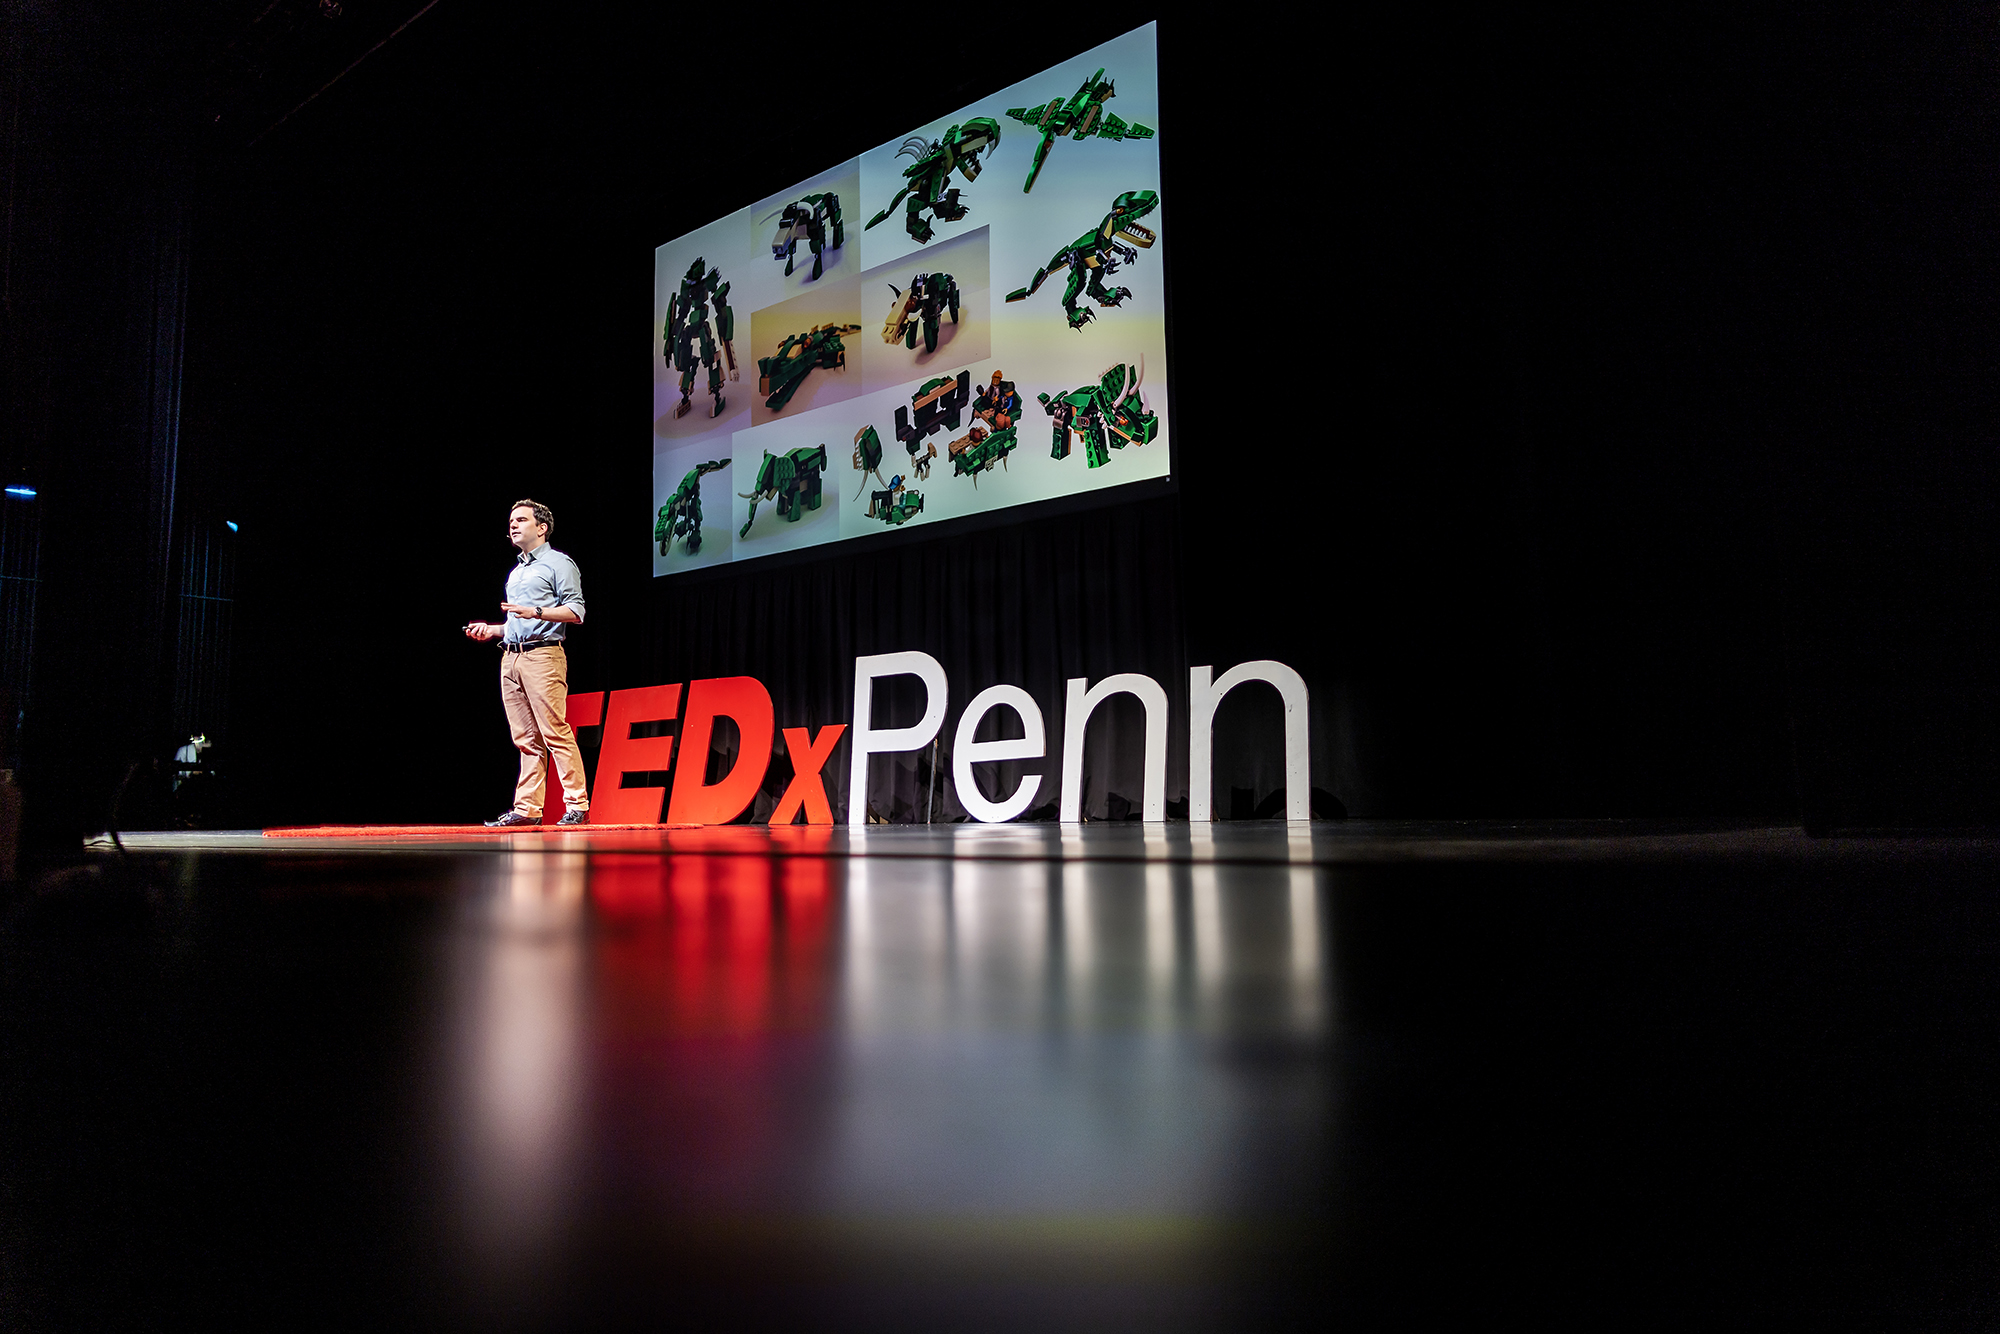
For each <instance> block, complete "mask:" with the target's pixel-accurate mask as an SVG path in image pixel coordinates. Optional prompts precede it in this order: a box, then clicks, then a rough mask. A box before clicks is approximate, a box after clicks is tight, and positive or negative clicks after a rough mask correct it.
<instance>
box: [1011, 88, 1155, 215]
mask: <svg viewBox="0 0 2000 1334" xmlns="http://www.w3.org/2000/svg"><path fill="white" fill-rule="evenodd" d="M1116 95H1117V91H1116V90H1115V89H1114V88H1113V87H1112V86H1111V80H1109V79H1107V78H1105V77H1104V71H1103V70H1099V71H1097V73H1095V74H1093V75H1091V76H1090V77H1089V78H1087V79H1085V80H1084V81H1083V87H1081V88H1079V89H1077V90H1076V96H1074V97H1072V98H1070V99H1069V100H1068V101H1067V102H1065V101H1064V100H1063V99H1062V98H1060V97H1058V98H1057V99H1056V100H1055V101H1053V102H1045V103H1043V104H1042V105H1041V106H1038V107H1014V108H1012V109H1011V110H1009V111H1008V112H1007V114H1008V115H1009V116H1011V117H1013V118H1014V119H1015V120H1018V121H1020V122H1021V123H1022V124H1023V125H1026V126H1027V127H1028V128H1029V129H1032V130H1037V131H1040V133H1041V136H1042V142H1041V144H1040V145H1039V146H1038V147H1037V148H1036V149H1035V162H1034V165H1033V166H1031V167H1029V168H1028V183H1027V184H1026V185H1024V186H1022V187H1021V193H1022V194H1026V193H1028V191H1030V190H1032V189H1034V188H1035V177H1037V176H1039V175H1041V173H1042V163H1043V162H1045V161H1047V159H1048V156H1049V149H1050V148H1051V147H1053V146H1054V144H1055V141H1056V139H1057V138H1058V137H1060V136H1062V135H1065V134H1067V135H1070V136H1071V137H1072V138H1076V139H1088V138H1090V137H1092V136H1093V135H1095V136H1096V137H1097V138H1100V139H1150V138H1152V137H1153V132H1152V131H1151V130H1149V129H1147V128H1146V127H1145V126H1144V125H1127V124H1126V123H1125V122H1124V121H1122V120H1120V119H1118V117H1116V116H1114V115H1112V114H1111V113H1110V112H1108V111H1105V110H1104V104H1105V103H1106V102H1109V101H1110V100H1111V99H1112V98H1113V97H1115V96H1116Z"/></svg>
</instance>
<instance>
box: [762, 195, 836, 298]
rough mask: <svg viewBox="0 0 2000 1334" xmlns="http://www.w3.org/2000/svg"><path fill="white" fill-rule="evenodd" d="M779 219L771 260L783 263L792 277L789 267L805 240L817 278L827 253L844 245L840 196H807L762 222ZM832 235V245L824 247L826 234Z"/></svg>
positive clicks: (821, 271) (813, 274)
mask: <svg viewBox="0 0 2000 1334" xmlns="http://www.w3.org/2000/svg"><path fill="white" fill-rule="evenodd" d="M771 218H777V219H778V231H777V234H776V235H774V236H772V238H771V258H772V259H782V260H784V261H785V276H786V277H787V278H789V277H791V276H792V266H793V264H794V263H795V262H796V261H795V257H796V255H797V252H798V248H799V242H800V241H804V242H805V243H806V245H807V246H809V247H810V248H811V250H812V257H813V271H812V276H813V277H815V278H817V277H819V276H820V274H821V273H823V272H825V271H826V256H825V252H826V251H828V250H838V249H840V248H841V247H842V246H843V245H845V244H847V228H846V227H845V226H843V225H842V223H841V220H840V196H839V195H837V194H835V193H833V192H832V191H831V190H829V191H827V192H826V193H825V194H819V195H807V196H806V197H805V198H803V199H801V200H799V201H797V202H796V203H791V204H787V205H785V206H784V207H783V208H782V209H779V210H778V212H776V213H773V214H771V215H770V217H767V218H765V219H764V221H766V222H769V221H770V220H771ZM829 229H831V230H832V232H833V244H831V245H828V244H827V232H828V230H829Z"/></svg>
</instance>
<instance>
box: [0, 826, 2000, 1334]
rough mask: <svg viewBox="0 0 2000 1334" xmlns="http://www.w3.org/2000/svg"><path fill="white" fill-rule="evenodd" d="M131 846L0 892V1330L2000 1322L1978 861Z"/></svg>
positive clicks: (1469, 845)
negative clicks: (1330, 1319) (1436, 1318)
mask: <svg viewBox="0 0 2000 1334" xmlns="http://www.w3.org/2000/svg"><path fill="white" fill-rule="evenodd" d="M124 842H125V847H124V851H123V852H122V853H121V852H119V851H116V850H112V851H105V852H103V853H101V854H98V855H97V856H96V857H95V859H94V860H92V861H90V862H88V863H86V864H84V865H80V866H68V867H60V868H43V869H41V870H38V871H36V873H35V874H34V875H33V876H32V877H30V878H28V879H26V880H24V883H23V884H22V885H21V886H20V887H17V888H16V889H14V890H13V891H12V893H11V896H10V898H9V900H8V914H7V917H6V920H5V928H4V932H0V967H4V972H3V973H0V984H4V1006H0V1034H4V1065H0V1078H4V1085H0V1145H4V1147H3V1148H0V1153H4V1179H0V1327H5V1328H8V1329H40V1328H121V1329H122V1328H143V1327H156V1326H157V1327H164V1326H167V1325H184V1324H189V1323H192V1322H197V1321H199V1322H202V1323H206V1324H216V1323H223V1324H231V1325H237V1324H250V1325H254V1326H261V1327H264V1328H300V1327H315V1328H319V1327H324V1328H385V1327H395V1328H402V1327H417V1328H441V1327H462V1328H549V1329H563V1328H603V1327H629V1328H661V1327H667V1326H670V1325H675V1324H689V1323H695V1322H703V1323H706V1322H710V1321H723V1320H726V1321H728V1322H729V1323H731V1324H734V1325H745V1324H750V1325H761V1324H783V1325H789V1326H793V1327H812V1328H863V1329H880V1328H925V1329H933V1328H934V1329H967V1328H996V1329H1047V1328H1092V1329H1096V1328H1110V1329H1124V1328H1130V1329H1148V1330H1153V1329H1240V1328H1258V1327H1292V1326H1298V1325H1304V1324H1309V1323H1315V1322H1317V1321H1319V1320H1322V1319H1324V1318H1325V1317H1326V1316H1328V1315H1329V1314H1335V1315H1339V1314H1345V1315H1350V1316H1363V1317H1364V1319H1363V1322H1362V1323H1360V1324H1357V1325H1356V1326H1354V1327H1356V1328H1376V1327H1381V1326H1383V1325H1385V1324H1388V1323H1392V1322H1393V1323H1402V1322H1404V1321H1414V1320H1416V1319H1418V1318H1420V1317H1423V1316H1426V1315H1429V1314H1434V1313H1441V1312H1444V1311H1446V1310H1447V1309H1449V1310H1452V1311H1456V1312H1459V1313H1461V1314H1472V1315H1474V1316H1476V1317H1484V1318H1486V1319H1489V1320H1490V1319H1492V1318H1495V1317H1499V1318H1502V1319H1520V1320H1529V1321H1535V1322H1538V1323H1542V1324H1551V1323H1553V1324H1574V1325H1581V1326H1587V1327H1592V1328H1632V1327H1635V1326H1641V1325H1648V1324H1675V1323H1677V1322H1680V1321H1683V1320H1685V1319H1687V1318H1689V1317H1702V1318H1704V1319H1705V1320H1706V1321H1707V1322H1708V1323H1722V1324H1725V1325H1732V1326H1739V1327H1740V1326H1749V1327H1769V1326H1771V1325H1773V1324H1788V1325H1804V1326H1806V1327H1813V1328H1833V1327H1851V1328H1869V1329H1884V1328H1899V1327H1908V1328H1924V1329H1933V1328H1961V1327H1963V1328H1983V1327H1989V1325H1990V1323H1991V1322H1992V1321H1993V1320H1994V1319H1995V1318H1996V1315H2000V1303H1996V1301H1995V1294H1996V1293H2000V1286H1996V1283H1995V1282H1994V1280H1995V1279H1996V1277H2000V1273H1996V1270H2000V1261H1996V1258H1995V1257H1996V1256H2000V1189H1996V1188H2000V1133H1996V1132H2000V1096H1996V1095H2000V880H1996V876H1995V874H1994V873H1995V871H1996V869H2000V845H1996V844H1994V843H1990V842H1982V841H1978V840H1963V839H1961V840H1893V839H1875V840H1810V839H1807V838H1806V837H1805V836H1804V835H1802V834H1800V833H1798V832H1797V831H1795V830H1785V829H1743V828H1689V827H1669V826H1659V825H1643V826H1642V825H1595V824H1594V825H1574V826H1562V825H1533V826H1506V825H1376V824H1368V823H1365V822H1349V823H1347V824H1343V825H1313V826H1304V825H1292V826H1287V825H1284V824H1282V823H1271V824H1258V823H1249V824H1222V825H1216V826H1213V827H1209V828H1201V829H1194V828H1191V827H1190V826H1188V825H1184V824H1183V825H1167V826H1141V825H1137V824H1127V825H1090V826H1084V827H1081V828H1073V827H1072V828H1064V827H1058V826H1046V825H1045V826H1026V827H994V828H973V827H964V826H960V827H952V828H939V829H934V830H933V829H925V828H895V827H875V828H869V829H865V830H856V831H849V830H845V829H836V830H824V829H807V828H803V827H800V828H794V829H785V830H776V831H771V830H765V829H761V828H721V829H702V830H673V831H631V830H624V831H599V832H591V831H588V830H586V831H583V832H575V833H553V832H552V833H548V834H541V833H536V834H526V835H521V834H509V835H501V836H493V835H487V834H484V833H472V832H470V831H458V832H453V831H451V830H438V831H433V832H431V833H428V834H425V835H422V836H418V837H395V836H382V837H362V838H353V837H347V838H312V837H303V838H286V839H272V838H265V837H262V836H261V835H259V834H257V833H254V832H252V833H243V834H171V835H166V834H156V835H128V836H127V837H126V839H125V840H124ZM1391 1318H1393V1321H1392V1319H1391Z"/></svg>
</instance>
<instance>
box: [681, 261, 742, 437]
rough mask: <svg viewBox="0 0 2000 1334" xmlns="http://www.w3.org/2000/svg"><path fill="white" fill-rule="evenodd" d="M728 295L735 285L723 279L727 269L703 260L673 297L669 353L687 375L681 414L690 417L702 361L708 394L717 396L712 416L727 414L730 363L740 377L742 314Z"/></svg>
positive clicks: (732, 374)
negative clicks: (739, 327) (739, 324)
mask: <svg viewBox="0 0 2000 1334" xmlns="http://www.w3.org/2000/svg"><path fill="white" fill-rule="evenodd" d="M728 296H729V284H728V283H726V282H723V281H722V273H721V271H720V270H717V269H711V268H709V267H707V265H706V264H704V263H703V262H702V260H700V259H699V258H697V259H696V260H695V262H694V263H693V264H691V265H689V266H688V271H687V276H686V277H685V278H683V279H681V289H680V291H678V292H676V293H674V295H673V296H672V297H670V298H669V299H668V301H667V326H666V335H665V343H666V346H665V348H664V351H663V355H664V356H665V357H666V359H667V361H668V362H670V363H671V364H672V365H673V368H674V369H675V370H677V371H679V372H680V373H681V401H680V403H679V405H678V406H676V407H675V408H674V416H676V417H685V416H687V411H688V407H689V397H690V395H691V394H692V393H693V392H694V368H695V366H696V364H697V363H699V364H700V365H703V366H706V367H707V368H708V392H709V394H710V395H711V396H712V397H713V398H714V400H715V405H714V406H713V407H711V408H710V409H709V410H708V415H709V416H711V417H719V416H721V415H722V408H723V405H724V404H725V403H727V402H728V401H729V400H728V399H726V398H724V397H723V395H722V373H723V369H724V367H727V369H728V371H729V378H730V379H732V380H734V379H736V378H738V377H737V373H736V341H735V340H736V312H734V311H732V310H731V309H730V308H729V302H728V300H727V297H728ZM711 306H712V307H714V309H715V319H714V320H713V321H712V322H711V321H710V319H709V316H708V307H711ZM718 345H720V347H721V351H722V359H721V361H720V362H718V361H717V360H716V355H715V354H716V349H717V346H718Z"/></svg>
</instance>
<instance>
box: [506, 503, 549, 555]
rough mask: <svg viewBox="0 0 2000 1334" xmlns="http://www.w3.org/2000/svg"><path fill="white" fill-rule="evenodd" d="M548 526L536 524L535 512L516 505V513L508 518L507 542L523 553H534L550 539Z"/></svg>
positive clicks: (524, 506)
mask: <svg viewBox="0 0 2000 1334" xmlns="http://www.w3.org/2000/svg"><path fill="white" fill-rule="evenodd" d="M548 531H549V529H548V525H547V524H541V523H536V522H535V512H534V511H533V510H531V509H529V508H528V507H527V506H526V505H516V506H515V507H514V512H513V513H512V514H509V515H508V516H507V540H508V541H509V542H512V543H513V544H514V545H515V546H517V547H519V548H520V549H521V550H523V551H533V550H534V549H535V548H536V547H538V546H540V545H541V544H542V543H543V542H544V541H545V540H547V537H548Z"/></svg>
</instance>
